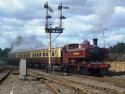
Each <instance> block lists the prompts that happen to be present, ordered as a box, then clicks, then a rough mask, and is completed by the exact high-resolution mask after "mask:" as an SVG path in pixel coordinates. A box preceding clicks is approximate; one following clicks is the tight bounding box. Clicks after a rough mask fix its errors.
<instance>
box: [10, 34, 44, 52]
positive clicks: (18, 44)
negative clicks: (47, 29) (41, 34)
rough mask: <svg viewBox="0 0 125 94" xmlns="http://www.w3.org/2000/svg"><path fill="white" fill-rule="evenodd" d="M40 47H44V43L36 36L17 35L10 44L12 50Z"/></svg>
mask: <svg viewBox="0 0 125 94" xmlns="http://www.w3.org/2000/svg"><path fill="white" fill-rule="evenodd" d="M42 47H46V45H45V44H44V43H43V42H42V41H41V40H40V39H38V37H36V36H30V37H23V36H17V37H16V39H15V41H13V42H12V44H11V48H12V51H22V50H31V49H37V48H42Z"/></svg>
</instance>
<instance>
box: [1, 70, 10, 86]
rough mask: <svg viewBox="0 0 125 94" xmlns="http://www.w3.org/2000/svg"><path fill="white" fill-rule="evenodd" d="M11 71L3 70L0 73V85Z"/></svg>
mask: <svg viewBox="0 0 125 94" xmlns="http://www.w3.org/2000/svg"><path fill="white" fill-rule="evenodd" d="M11 71H12V70H11V69H3V70H2V71H0V84H1V83H2V82H3V81H4V80H5V79H6V78H7V77H8V76H9V74H10V73H11Z"/></svg>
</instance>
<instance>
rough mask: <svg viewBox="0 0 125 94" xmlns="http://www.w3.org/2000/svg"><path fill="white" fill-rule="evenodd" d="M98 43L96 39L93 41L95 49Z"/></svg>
mask: <svg viewBox="0 0 125 94" xmlns="http://www.w3.org/2000/svg"><path fill="white" fill-rule="evenodd" d="M97 42H98V39H97V38H94V39H93V46H94V47H97Z"/></svg>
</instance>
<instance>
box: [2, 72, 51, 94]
mask: <svg viewBox="0 0 125 94" xmlns="http://www.w3.org/2000/svg"><path fill="white" fill-rule="evenodd" d="M31 80H32V79H31V78H30V77H29V80H28V81H22V80H20V79H19V76H18V75H14V74H11V75H10V76H9V77H8V78H7V79H6V80H5V81H4V82H3V83H2V84H1V85H0V94H52V93H51V91H49V90H48V88H47V87H46V85H45V84H44V83H40V82H39V81H31Z"/></svg>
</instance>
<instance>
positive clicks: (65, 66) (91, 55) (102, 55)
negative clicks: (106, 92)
mask: <svg viewBox="0 0 125 94" xmlns="http://www.w3.org/2000/svg"><path fill="white" fill-rule="evenodd" d="M97 41H98V39H97V38H95V39H93V45H90V42H89V41H87V40H84V41H83V43H82V44H67V45H64V46H63V47H58V48H52V49H51V64H52V68H53V70H58V71H61V72H68V73H80V74H96V75H98V76H103V75H104V73H106V72H107V71H108V69H109V68H110V65H109V64H106V63H105V62H104V59H106V58H107V56H108V49H106V48H100V47H98V46H97ZM20 59H26V61H27V62H28V65H29V66H30V67H34V66H38V67H39V68H42V69H46V66H47V65H48V49H46V48H44V49H32V50H23V51H13V52H10V53H9V54H8V60H9V61H12V62H15V61H17V62H19V60H20Z"/></svg>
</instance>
